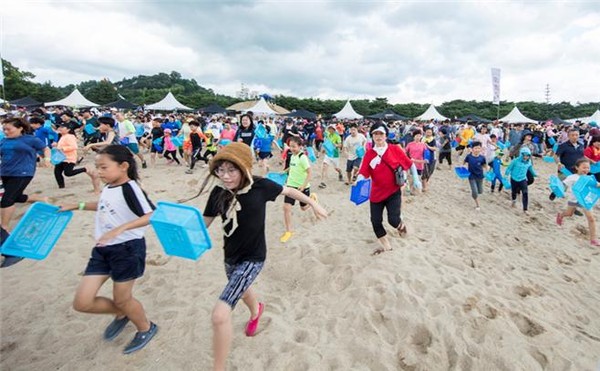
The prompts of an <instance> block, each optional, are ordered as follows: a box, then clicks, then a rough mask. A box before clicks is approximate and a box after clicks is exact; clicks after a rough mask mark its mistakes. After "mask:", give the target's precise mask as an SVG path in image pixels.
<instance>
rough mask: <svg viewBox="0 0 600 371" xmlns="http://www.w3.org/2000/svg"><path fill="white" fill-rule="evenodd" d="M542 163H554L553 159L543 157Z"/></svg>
mask: <svg viewBox="0 0 600 371" xmlns="http://www.w3.org/2000/svg"><path fill="white" fill-rule="evenodd" d="M544 162H548V163H552V162H554V157H552V156H544Z"/></svg>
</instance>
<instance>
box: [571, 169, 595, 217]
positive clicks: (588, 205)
mask: <svg viewBox="0 0 600 371" xmlns="http://www.w3.org/2000/svg"><path fill="white" fill-rule="evenodd" d="M596 184H597V182H596V178H594V177H593V176H592V175H587V176H580V177H579V179H578V180H577V182H576V183H575V184H573V188H572V192H573V194H574V195H575V198H576V199H577V203H579V204H580V205H581V206H583V207H584V208H585V209H586V210H591V209H592V208H593V207H594V205H595V204H596V202H598V199H600V188H598V187H596Z"/></svg>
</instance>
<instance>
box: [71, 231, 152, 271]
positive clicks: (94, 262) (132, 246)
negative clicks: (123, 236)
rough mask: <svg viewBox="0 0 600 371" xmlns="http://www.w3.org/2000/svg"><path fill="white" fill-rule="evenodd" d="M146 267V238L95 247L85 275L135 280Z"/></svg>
mask: <svg viewBox="0 0 600 371" xmlns="http://www.w3.org/2000/svg"><path fill="white" fill-rule="evenodd" d="M145 268H146V240H145V239H143V238H140V239H137V240H129V241H126V242H123V243H119V244H116V245H108V246H101V247H98V246H96V247H94V248H93V249H92V256H91V257H90V260H89V262H88V265H87V267H86V268H85V273H84V274H83V275H84V276H110V278H112V280H113V281H114V282H126V281H131V280H135V279H136V278H140V277H142V276H143V275H144V270H145Z"/></svg>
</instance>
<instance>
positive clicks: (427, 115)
mask: <svg viewBox="0 0 600 371" xmlns="http://www.w3.org/2000/svg"><path fill="white" fill-rule="evenodd" d="M447 119H448V118H447V117H446V116H444V115H442V114H441V113H439V112H438V110H437V109H436V108H435V107H434V105H433V104H431V105H430V106H429V107H428V108H427V110H425V112H423V113H422V114H421V115H420V116H417V117H415V120H417V121H429V120H438V121H442V120H447Z"/></svg>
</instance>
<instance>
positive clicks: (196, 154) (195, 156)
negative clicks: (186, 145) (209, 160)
mask: <svg viewBox="0 0 600 371" xmlns="http://www.w3.org/2000/svg"><path fill="white" fill-rule="evenodd" d="M198 160H204V157H202V148H197V149H194V150H193V151H192V159H191V162H190V170H192V169H194V166H195V165H196V162H197V161H198Z"/></svg>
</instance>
